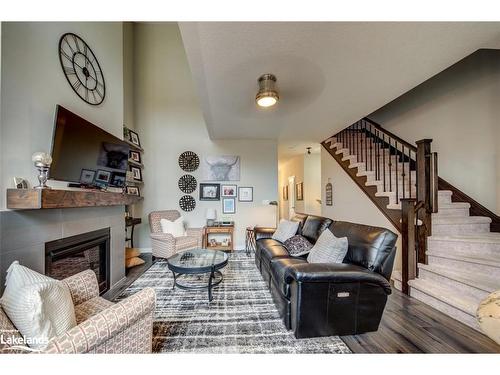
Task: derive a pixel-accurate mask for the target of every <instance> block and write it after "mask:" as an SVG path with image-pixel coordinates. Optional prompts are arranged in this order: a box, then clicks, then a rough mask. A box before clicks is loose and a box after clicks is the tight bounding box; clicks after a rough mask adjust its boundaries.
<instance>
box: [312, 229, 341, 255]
mask: <svg viewBox="0 0 500 375" xmlns="http://www.w3.org/2000/svg"><path fill="white" fill-rule="evenodd" d="M348 245H349V244H348V242H347V237H342V238H337V237H335V236H334V235H333V233H332V232H331V230H329V229H325V230H324V231H323V233H321V235H320V236H319V238H318V240H317V241H316V243H315V244H314V246H313V248H312V249H311V252H310V253H309V255H308V256H307V261H308V262H309V263H342V261H343V260H344V258H345V256H346V254H347V248H348Z"/></svg>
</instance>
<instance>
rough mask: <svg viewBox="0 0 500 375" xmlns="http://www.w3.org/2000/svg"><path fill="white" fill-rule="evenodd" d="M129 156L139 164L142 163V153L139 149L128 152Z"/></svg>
mask: <svg viewBox="0 0 500 375" xmlns="http://www.w3.org/2000/svg"><path fill="white" fill-rule="evenodd" d="M128 158H129V160H132V161H134V162H136V163H138V164H141V163H142V159H141V153H140V152H139V151H134V150H130V151H129V152H128Z"/></svg>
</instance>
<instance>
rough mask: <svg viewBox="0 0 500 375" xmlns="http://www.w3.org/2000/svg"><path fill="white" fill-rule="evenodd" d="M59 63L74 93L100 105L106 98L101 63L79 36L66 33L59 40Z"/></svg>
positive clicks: (93, 103)
mask: <svg viewBox="0 0 500 375" xmlns="http://www.w3.org/2000/svg"><path fill="white" fill-rule="evenodd" d="M59 61H60V62H61V67H62V69H63V72H64V75H65V76H66V79H67V80H68V83H69V84H70V86H71V87H72V88H73V91H74V92H76V94H77V95H78V96H79V97H80V98H81V99H82V100H83V101H85V102H87V103H88V104H91V105H99V104H101V103H102V102H103V100H104V97H105V96H106V84H105V82H104V75H103V74H102V69H101V66H100V65H99V61H97V58H96V57H95V55H94V52H92V50H91V49H90V47H89V46H88V44H87V43H85V41H84V40H83V39H82V38H80V37H79V36H78V35H76V34H73V33H66V34H64V35H63V36H61V39H59Z"/></svg>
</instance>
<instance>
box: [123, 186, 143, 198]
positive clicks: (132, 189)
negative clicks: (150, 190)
mask: <svg viewBox="0 0 500 375" xmlns="http://www.w3.org/2000/svg"><path fill="white" fill-rule="evenodd" d="M125 192H126V193H127V194H130V195H137V196H138V197H140V196H141V192H140V191H139V187H138V186H130V185H128V186H127V187H126V188H125Z"/></svg>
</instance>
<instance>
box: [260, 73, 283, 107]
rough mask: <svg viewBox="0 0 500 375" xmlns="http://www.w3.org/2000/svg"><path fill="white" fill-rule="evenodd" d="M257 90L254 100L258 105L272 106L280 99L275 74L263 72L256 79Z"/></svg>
mask: <svg viewBox="0 0 500 375" xmlns="http://www.w3.org/2000/svg"><path fill="white" fill-rule="evenodd" d="M258 82H259V92H258V93H257V95H256V96H255V102H256V103H257V105H258V106H259V107H264V108H267V107H272V106H273V105H275V104H276V103H277V102H278V100H279V99H280V97H279V95H278V90H277V89H276V76H275V75H274V74H263V75H261V76H260V77H259V79H258Z"/></svg>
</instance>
